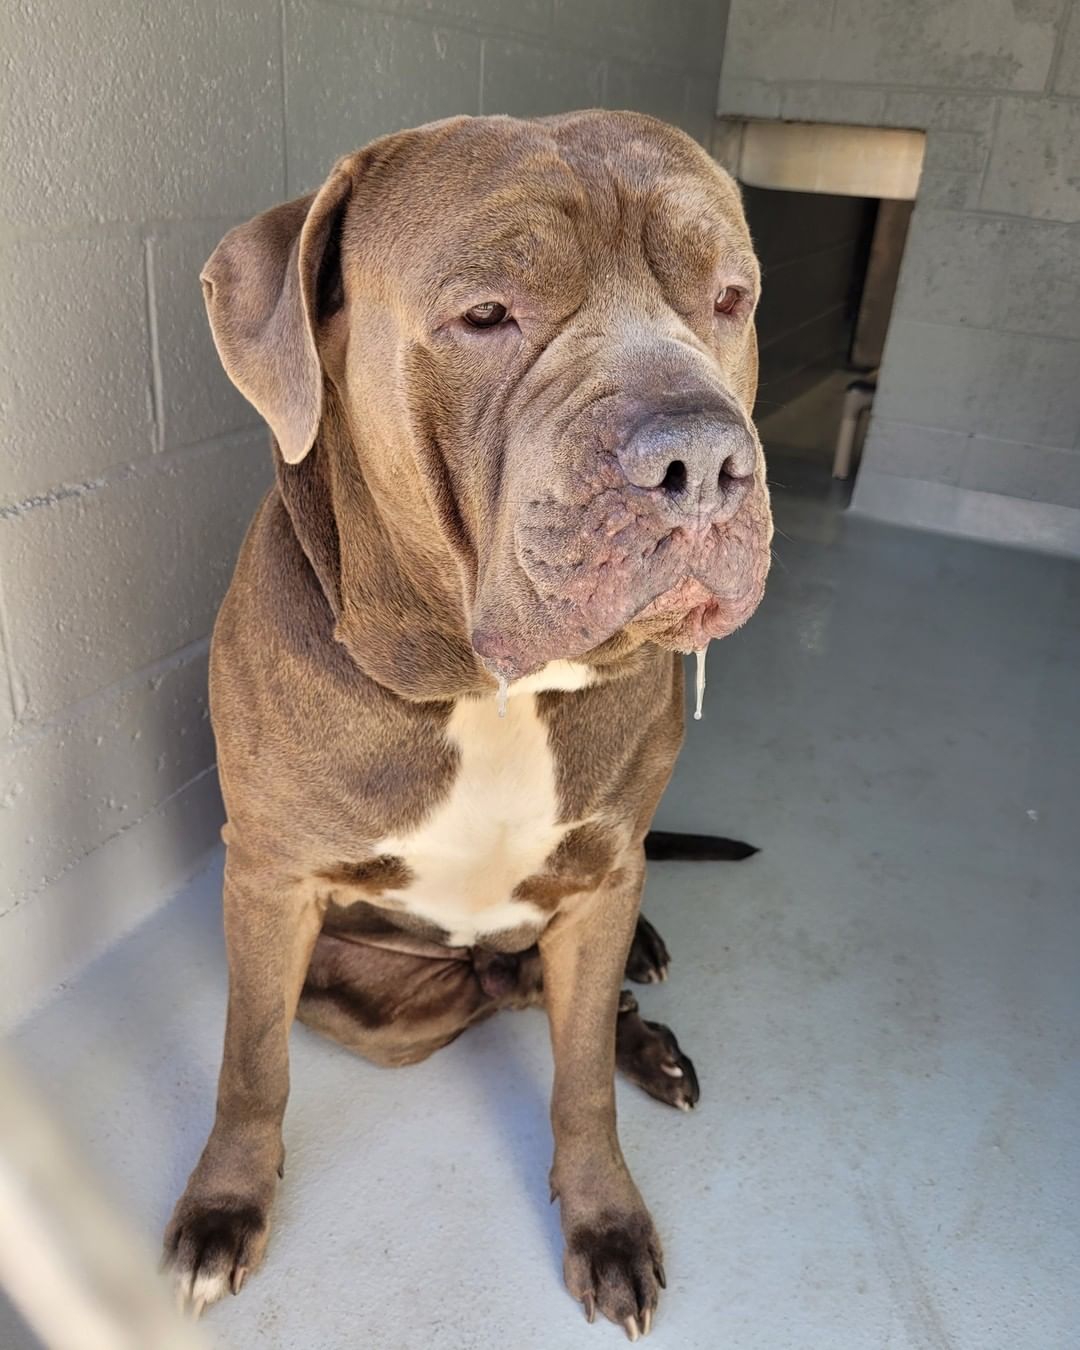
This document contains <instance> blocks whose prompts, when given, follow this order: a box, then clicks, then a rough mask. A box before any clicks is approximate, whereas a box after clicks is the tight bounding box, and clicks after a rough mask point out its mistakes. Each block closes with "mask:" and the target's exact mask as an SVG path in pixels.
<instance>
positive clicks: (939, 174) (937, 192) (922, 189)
mask: <svg viewBox="0 0 1080 1350" xmlns="http://www.w3.org/2000/svg"><path fill="white" fill-rule="evenodd" d="M981 188H982V174H981V173H964V172H963V171H960V170H956V169H936V170H935V169H924V170H923V171H922V175H921V177H920V178H919V191H918V201H919V205H920V206H930V207H940V208H942V209H948V210H951V211H970V210H974V209H975V207H977V206H978V204H979V192H980V190H981Z"/></svg>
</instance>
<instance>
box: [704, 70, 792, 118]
mask: <svg viewBox="0 0 1080 1350" xmlns="http://www.w3.org/2000/svg"><path fill="white" fill-rule="evenodd" d="M783 97H784V90H783V88H782V87H781V86H780V85H774V84H766V83H765V81H764V80H740V79H738V78H737V77H736V76H733V75H725V76H724V77H723V79H721V81H720V90H719V98H718V101H717V108H718V109H719V111H720V112H721V113H722V114H723V115H724V116H725V117H733V116H738V117H779V116H780V104H781V102H782V100H783Z"/></svg>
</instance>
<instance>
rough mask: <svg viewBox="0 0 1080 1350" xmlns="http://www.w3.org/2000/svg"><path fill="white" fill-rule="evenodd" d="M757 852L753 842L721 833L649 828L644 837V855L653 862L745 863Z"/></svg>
mask: <svg viewBox="0 0 1080 1350" xmlns="http://www.w3.org/2000/svg"><path fill="white" fill-rule="evenodd" d="M757 852H758V849H756V848H755V847H754V846H753V844H744V843H743V842H742V840H740V839H725V838H724V837H723V836H722V835H719V834H679V833H677V832H676V831H674V830H650V831H649V833H648V834H647V835H646V836H645V856H646V858H651V859H652V860H653V861H654V862H742V861H743V859H744V858H752V857H753V856H754V854H755V853H757Z"/></svg>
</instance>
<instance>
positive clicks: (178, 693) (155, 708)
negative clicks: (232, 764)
mask: <svg viewBox="0 0 1080 1350" xmlns="http://www.w3.org/2000/svg"><path fill="white" fill-rule="evenodd" d="M213 761H214V747H213V737H212V735H211V732H210V722H209V716H208V709H207V696H206V649H205V647H202V648H200V650H198V651H196V652H194V653H192V654H191V656H189V658H188V659H187V660H185V661H183V662H181V663H180V664H179V665H177V666H175V667H173V668H171V669H167V670H163V671H157V672H155V673H154V674H152V675H151V674H149V673H148V674H147V675H146V676H145V677H141V678H136V679H134V680H133V681H128V682H126V685H125V687H124V688H123V689H122V690H120V691H115V692H111V693H109V694H106V695H103V696H102V697H101V698H100V699H98V700H93V701H92V702H91V703H90V704H89V705H86V704H84V705H81V706H80V708H79V710H78V715H77V716H76V717H73V718H72V719H71V720H70V721H61V722H57V723H53V724H50V725H49V726H46V727H42V728H38V729H35V730H34V731H33V732H32V733H30V734H28V735H24V736H23V738H22V739H20V740H17V741H16V742H15V743H14V744H11V745H8V746H5V747H4V748H3V750H0V808H2V809H0V831H2V840H0V853H2V854H3V858H4V867H3V880H2V883H0V885H2V892H0V895H2V900H6V901H8V902H11V901H17V900H20V899H22V898H24V897H25V896H26V895H27V894H30V893H33V892H34V891H37V890H39V889H40V888H41V887H42V886H44V885H47V884H48V883H49V882H50V881H51V880H53V879H54V878H55V877H56V876H57V875H58V874H59V873H60V872H62V871H63V870H64V869H65V868H68V867H71V866H72V865H73V864H75V863H77V862H79V860H80V859H81V858H83V857H84V856H85V855H86V854H88V853H90V852H91V851H92V850H93V849H95V848H97V847H99V846H100V845H101V844H102V843H104V842H105V840H106V839H108V838H109V837H110V836H112V835H114V834H117V833H118V832H119V831H121V830H123V829H126V828H127V827H129V826H130V825H132V824H134V822H135V821H137V820H139V818H140V817H141V816H144V815H145V814H146V813H147V811H150V810H152V809H153V808H154V807H155V806H157V805H159V804H160V803H161V802H163V801H164V800H165V799H166V798H167V797H169V796H171V795H172V794H173V793H174V792H176V791H177V790H178V789H179V788H180V787H182V786H183V784H184V783H186V782H188V781H189V780H190V779H192V778H194V777H195V775H196V774H198V773H200V772H201V771H202V770H204V769H206V768H207V767H209V765H211V764H212V763H213Z"/></svg>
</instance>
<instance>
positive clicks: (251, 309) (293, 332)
mask: <svg viewBox="0 0 1080 1350" xmlns="http://www.w3.org/2000/svg"><path fill="white" fill-rule="evenodd" d="M352 160H353V157H352V156H349V157H347V158H345V159H343V160H340V161H339V162H338V163H337V165H336V166H335V167H334V170H333V172H332V173H331V174H330V177H329V178H328V179H327V180H326V182H325V183H324V184H323V186H322V187H321V188H320V189H319V191H318V192H317V193H312V194H309V195H308V196H307V197H298V198H297V199H296V200H295V201H291V202H286V203H284V205H282V206H275V207H274V208H273V209H272V210H270V211H264V212H263V214H262V215H261V216H256V217H255V219H254V220H249V221H248V222H247V224H246V225H239V226H237V228H236V229H235V230H230V231H229V233H228V234H227V235H226V236H225V238H224V239H223V240H222V241H221V243H220V244H219V245H218V246H217V248H216V249H215V250H214V252H213V253H212V254H211V255H210V258H209V260H208V262H207V263H206V266H205V267H204V268H203V270H202V273H201V274H200V278H199V279H200V280H201V282H202V287H203V296H204V298H205V300H206V309H207V313H208V314H209V316H210V327H211V329H212V331H213V334H214V342H215V343H216V344H217V349H218V355H219V356H220V357H221V363H222V365H223V366H224V367H225V370H226V372H227V374H228V376H229V378H230V379H231V380H232V382H233V384H235V385H236V387H237V388H238V389H239V390H240V392H241V393H242V394H243V395H244V397H245V398H246V399H247V400H248V401H249V402H250V403H252V404H254V406H255V407H256V408H257V409H258V411H259V412H260V413H261V414H262V415H263V417H264V418H265V419H266V421H267V423H268V424H269V426H270V430H271V431H272V432H273V434H274V438H275V440H276V441H277V443H278V446H279V447H280V449H281V453H282V456H283V457H284V459H285V460H286V462H287V463H289V464H298V463H299V462H300V461H301V460H302V459H303V458H304V456H305V455H306V454H307V452H308V451H309V450H310V449H311V447H312V445H313V444H314V441H315V436H316V434H317V432H318V430H319V421H320V419H321V417H322V401H323V371H322V364H321V362H320V359H319V352H318V348H317V347H316V345H315V326H316V323H317V322H318V320H319V319H322V318H325V317H327V316H328V315H329V314H330V313H333V311H334V310H335V309H336V308H340V306H341V304H342V281H341V266H340V262H341V260H340V236H341V224H342V220H343V218H344V215H345V209H346V207H347V206H348V204H349V198H350V196H351V193H352V189H353V183H354V181H355V180H354V173H353V168H354V166H353V163H352Z"/></svg>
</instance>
